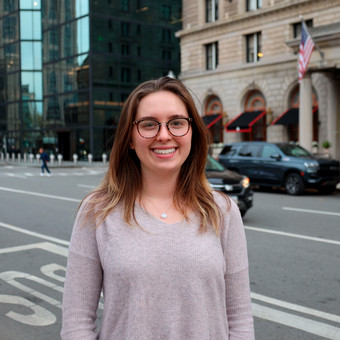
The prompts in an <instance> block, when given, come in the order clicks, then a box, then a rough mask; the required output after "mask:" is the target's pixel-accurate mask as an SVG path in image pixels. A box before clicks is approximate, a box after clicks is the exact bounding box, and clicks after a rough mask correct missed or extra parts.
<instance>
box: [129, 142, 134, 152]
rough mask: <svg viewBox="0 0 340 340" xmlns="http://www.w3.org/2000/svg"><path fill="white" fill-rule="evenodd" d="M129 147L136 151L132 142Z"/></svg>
mask: <svg viewBox="0 0 340 340" xmlns="http://www.w3.org/2000/svg"><path fill="white" fill-rule="evenodd" d="M129 147H130V149H131V150H134V149H135V147H134V145H133V143H132V142H130V143H129Z"/></svg>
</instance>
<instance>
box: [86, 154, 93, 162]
mask: <svg viewBox="0 0 340 340" xmlns="http://www.w3.org/2000/svg"><path fill="white" fill-rule="evenodd" d="M87 158H88V160H89V164H92V160H93V156H92V154H91V153H89V154H88V155H87Z"/></svg>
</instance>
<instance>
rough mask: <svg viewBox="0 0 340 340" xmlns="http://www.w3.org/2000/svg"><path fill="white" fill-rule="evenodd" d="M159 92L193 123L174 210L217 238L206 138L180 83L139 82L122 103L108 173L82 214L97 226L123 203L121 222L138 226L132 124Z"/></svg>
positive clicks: (137, 175)
mask: <svg viewBox="0 0 340 340" xmlns="http://www.w3.org/2000/svg"><path fill="white" fill-rule="evenodd" d="M157 91H170V92H172V93H174V94H176V95H177V96H178V97H179V98H180V99H181V100H182V101H183V103H184V104H185V106H186V109H187V111H188V114H189V117H191V118H192V124H191V128H192V143H191V150H190V153H189V156H188V158H187V159H186V161H185V162H184V163H183V165H182V168H181V171H180V174H179V178H178V182H177V188H176V190H175V196H174V203H175V206H176V207H177V208H178V209H179V210H180V211H181V213H182V214H183V215H184V216H185V218H188V216H187V209H186V208H188V207H189V208H190V209H191V210H193V211H195V212H196V213H197V214H198V215H199V216H200V219H201V225H200V232H205V231H207V230H208V225H209V224H210V225H212V226H213V228H214V230H215V231H216V233H217V234H218V233H219V223H220V213H219V209H218V206H217V205H216V204H215V202H214V199H213V197H212V191H211V188H210V185H209V183H208V181H207V179H206V176H205V163H206V157H207V153H208V142H209V134H208V132H207V129H206V127H205V124H204V122H203V120H202V119H201V117H200V115H199V113H198V111H197V109H196V105H195V103H194V100H193V98H192V96H191V95H190V92H189V90H188V89H187V88H186V87H185V86H184V85H183V84H182V83H181V82H180V81H179V80H177V79H173V78H169V77H162V78H160V79H157V80H150V81H146V82H144V83H142V84H141V85H139V86H138V87H137V88H136V89H135V90H133V91H132V93H131V94H130V96H129V97H128V99H127V100H126V102H125V103H124V106H123V108H122V112H121V116H120V120H119V124H118V129H117V134H116V137H115V141H114V144H113V148H112V150H111V154H110V161H109V168H108V171H107V172H106V175H105V177H104V179H103V180H102V183H101V184H100V185H99V187H98V188H97V189H96V190H95V191H94V192H93V193H92V194H91V198H90V199H89V200H88V201H87V203H88V204H89V206H87V209H86V211H87V215H92V216H91V217H92V218H94V220H95V221H96V223H97V225H99V224H100V223H101V222H102V221H103V220H104V219H105V218H106V217H107V216H108V214H109V213H110V212H111V211H112V210H113V209H114V208H115V207H116V206H117V204H118V203H122V204H123V207H124V219H125V221H126V222H127V223H128V224H130V225H131V224H132V223H131V221H132V218H133V220H134V221H135V222H136V223H137V221H136V218H135V214H134V206H135V201H136V198H137V195H138V194H139V193H140V192H141V190H142V176H141V166H140V161H139V159H138V157H137V155H136V153H135V151H134V150H132V149H130V148H129V142H130V141H131V135H132V129H133V124H132V122H133V121H134V120H135V117H136V113H137V108H138V105H139V103H140V101H141V99H142V98H144V97H145V96H147V95H148V94H151V93H154V92H157ZM86 205H87V204H86ZM137 224H138V223H137Z"/></svg>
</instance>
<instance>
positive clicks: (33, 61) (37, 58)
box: [21, 41, 42, 70]
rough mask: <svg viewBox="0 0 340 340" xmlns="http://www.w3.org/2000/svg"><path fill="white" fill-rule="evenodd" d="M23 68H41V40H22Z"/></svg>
mask: <svg viewBox="0 0 340 340" xmlns="http://www.w3.org/2000/svg"><path fill="white" fill-rule="evenodd" d="M21 55H22V58H21V68H22V69H23V70H41V68H42V60H41V42H37V41H34V42H27V41H23V42H21Z"/></svg>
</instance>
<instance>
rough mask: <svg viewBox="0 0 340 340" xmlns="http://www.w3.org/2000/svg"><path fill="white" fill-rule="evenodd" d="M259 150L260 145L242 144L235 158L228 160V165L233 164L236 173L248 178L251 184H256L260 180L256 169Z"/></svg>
mask: <svg viewBox="0 0 340 340" xmlns="http://www.w3.org/2000/svg"><path fill="white" fill-rule="evenodd" d="M260 150H261V146H260V145H254V144H244V145H242V146H241V147H240V149H239V151H238V154H237V157H233V158H232V159H231V160H230V165H232V162H234V167H235V168H236V169H237V171H238V172H239V173H240V174H243V175H246V176H247V177H249V179H250V182H251V183H252V184H256V183H257V182H258V181H259V180H260V174H259V169H258V164H259V160H260V158H259V156H260Z"/></svg>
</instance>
